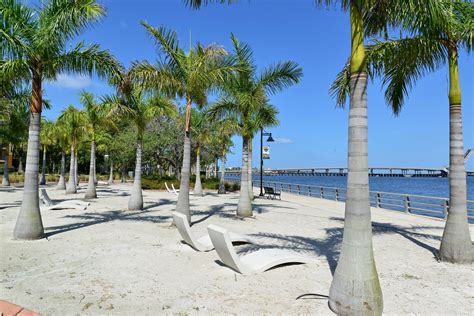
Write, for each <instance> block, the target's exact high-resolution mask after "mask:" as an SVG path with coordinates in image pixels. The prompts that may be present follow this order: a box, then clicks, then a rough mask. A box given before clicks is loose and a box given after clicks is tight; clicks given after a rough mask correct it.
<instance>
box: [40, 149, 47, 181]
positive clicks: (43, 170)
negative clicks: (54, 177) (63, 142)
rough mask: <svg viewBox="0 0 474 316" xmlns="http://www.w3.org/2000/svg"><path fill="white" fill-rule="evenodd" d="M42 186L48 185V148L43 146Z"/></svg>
mask: <svg viewBox="0 0 474 316" xmlns="http://www.w3.org/2000/svg"><path fill="white" fill-rule="evenodd" d="M40 184H41V185H43V184H46V146H43V163H42V165H41V181H40Z"/></svg>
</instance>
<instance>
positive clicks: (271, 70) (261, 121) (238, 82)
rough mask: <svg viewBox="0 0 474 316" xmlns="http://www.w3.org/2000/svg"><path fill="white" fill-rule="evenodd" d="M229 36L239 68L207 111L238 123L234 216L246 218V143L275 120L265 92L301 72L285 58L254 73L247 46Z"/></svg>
mask: <svg viewBox="0 0 474 316" xmlns="http://www.w3.org/2000/svg"><path fill="white" fill-rule="evenodd" d="M231 39H232V43H233V46H234V54H235V56H236V59H237V64H238V66H239V67H240V68H241V69H242V71H240V72H238V73H236V74H234V75H233V76H232V77H231V78H229V79H228V80H227V81H226V82H225V84H224V86H223V88H222V96H221V97H220V99H219V100H218V101H217V102H216V103H215V104H213V106H212V107H211V109H210V112H211V113H212V114H213V116H214V117H221V118H223V117H232V118H234V119H235V120H236V121H237V122H238V124H239V130H240V131H239V134H240V135H242V169H241V177H240V195H239V203H238V205H237V215H238V216H241V217H250V216H252V215H253V212H252V203H251V198H250V190H252V188H251V171H249V167H250V169H251V165H250V163H249V160H250V159H249V154H250V143H251V141H252V138H253V136H254V135H255V133H256V132H257V131H258V130H259V129H260V128H262V127H265V126H269V125H275V124H276V123H277V119H276V115H277V113H278V112H277V111H276V109H275V108H274V107H272V106H271V105H269V104H268V95H270V94H274V93H276V92H278V91H281V90H283V89H284V88H287V87H289V86H291V85H293V84H296V83H298V82H299V80H300V78H301V77H302V74H303V72H302V69H301V68H300V67H299V66H298V64H296V63H295V62H292V61H287V62H281V63H277V64H276V65H274V66H271V67H267V68H265V69H264V70H263V71H262V72H261V73H260V74H258V73H257V68H256V66H255V62H254V60H253V52H252V50H251V48H250V47H249V46H248V45H247V44H245V43H241V42H240V41H239V40H238V39H237V38H236V37H235V36H234V35H233V34H232V36H231ZM249 176H250V179H249Z"/></svg>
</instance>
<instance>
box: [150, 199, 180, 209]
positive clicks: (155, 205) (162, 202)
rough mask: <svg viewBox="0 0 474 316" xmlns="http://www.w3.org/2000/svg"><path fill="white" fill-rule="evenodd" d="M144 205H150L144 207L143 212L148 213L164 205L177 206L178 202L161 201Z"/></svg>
mask: <svg viewBox="0 0 474 316" xmlns="http://www.w3.org/2000/svg"><path fill="white" fill-rule="evenodd" d="M144 204H150V205H147V206H145V207H143V210H144V211H146V210H149V209H152V208H154V207H158V206H162V205H169V204H176V201H172V200H169V199H161V200H160V201H159V202H145V203H144Z"/></svg>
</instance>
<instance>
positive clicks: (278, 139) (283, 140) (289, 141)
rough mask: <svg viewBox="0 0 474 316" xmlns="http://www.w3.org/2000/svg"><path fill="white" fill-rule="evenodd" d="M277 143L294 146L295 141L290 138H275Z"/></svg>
mask: <svg viewBox="0 0 474 316" xmlns="http://www.w3.org/2000/svg"><path fill="white" fill-rule="evenodd" d="M275 143H277V144H292V143H293V141H292V140H291V139H289V138H286V137H276V138H275Z"/></svg>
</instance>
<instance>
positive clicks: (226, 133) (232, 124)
mask: <svg viewBox="0 0 474 316" xmlns="http://www.w3.org/2000/svg"><path fill="white" fill-rule="evenodd" d="M213 125H214V133H213V140H212V142H213V143H214V144H215V145H216V146H217V151H218V153H217V155H218V156H217V157H219V158H220V160H221V175H220V179H219V189H218V191H217V193H218V194H225V193H226V191H225V162H226V158H227V154H228V153H229V149H230V148H231V147H233V146H234V143H233V142H232V136H233V135H234V134H235V133H237V131H238V124H237V122H236V121H235V120H234V119H232V118H227V119H223V120H220V121H217V122H214V124H213ZM216 169H217V164H216Z"/></svg>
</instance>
